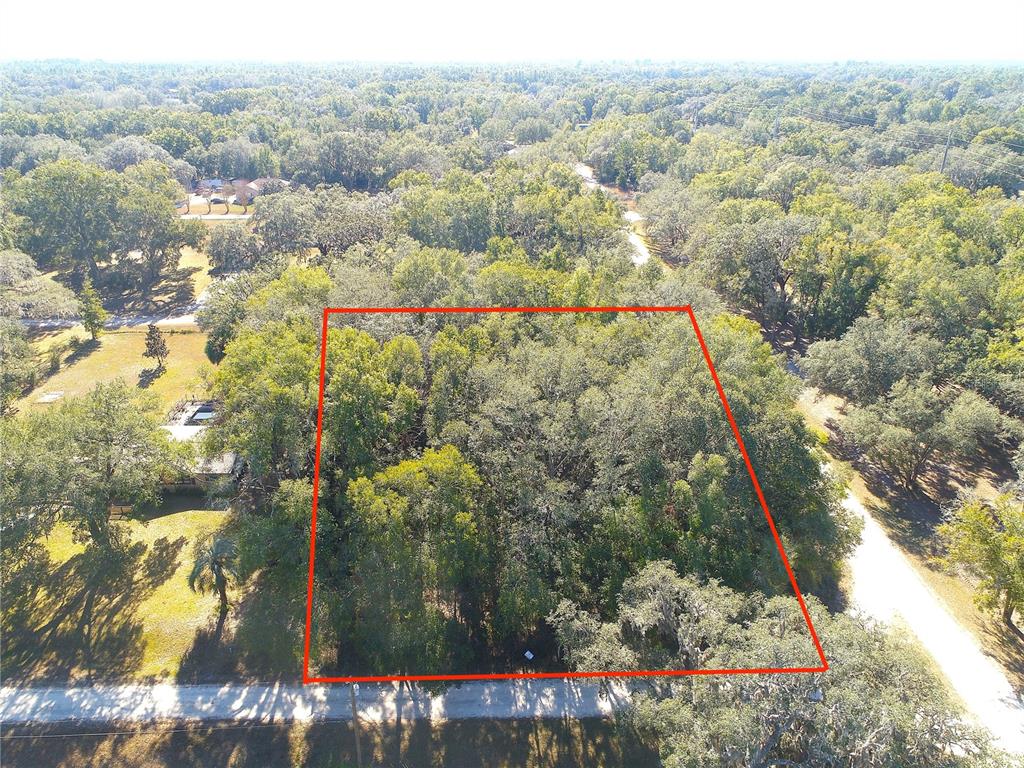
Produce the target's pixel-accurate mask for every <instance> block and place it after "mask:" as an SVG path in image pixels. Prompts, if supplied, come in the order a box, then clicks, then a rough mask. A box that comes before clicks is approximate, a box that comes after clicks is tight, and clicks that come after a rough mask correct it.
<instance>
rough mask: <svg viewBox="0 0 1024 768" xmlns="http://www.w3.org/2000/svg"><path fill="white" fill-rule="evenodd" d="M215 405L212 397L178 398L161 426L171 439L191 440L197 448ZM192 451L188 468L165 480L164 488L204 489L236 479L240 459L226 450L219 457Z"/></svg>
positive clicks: (214, 412)
mask: <svg viewBox="0 0 1024 768" xmlns="http://www.w3.org/2000/svg"><path fill="white" fill-rule="evenodd" d="M217 407H218V403H217V402H216V401H213V400H197V399H191V398H190V399H186V400H182V401H180V402H178V404H177V405H175V406H174V408H173V409H172V410H171V413H170V415H169V416H168V419H167V423H166V424H164V425H163V429H164V430H165V431H167V433H168V434H170V436H171V439H172V440H176V441H178V442H182V443H185V442H188V443H193V444H194V445H195V446H196V448H197V449H198V448H199V440H200V437H201V436H202V434H203V432H204V431H205V430H206V429H207V428H208V427H209V425H210V424H211V423H212V422H213V420H214V419H216V417H217ZM196 454H197V455H196V457H195V459H193V462H192V466H191V467H190V468H189V470H188V471H187V472H186V473H183V474H182V475H181V476H179V477H177V478H175V480H174V481H173V482H171V483H168V484H167V487H168V488H170V489H179V490H181V489H187V488H190V487H196V488H205V487H207V486H209V485H211V484H212V483H215V482H218V481H223V480H228V481H234V480H237V479H238V471H239V469H240V462H239V460H238V456H237V455H236V454H235V453H232V452H231V451H226V452H224V453H222V454H220V455H219V456H203V455H202V453H201V451H199V450H197V451H196Z"/></svg>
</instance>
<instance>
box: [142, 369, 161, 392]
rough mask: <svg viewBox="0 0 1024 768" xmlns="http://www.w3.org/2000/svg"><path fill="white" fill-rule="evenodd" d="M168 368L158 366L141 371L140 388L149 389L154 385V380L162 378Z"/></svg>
mask: <svg viewBox="0 0 1024 768" xmlns="http://www.w3.org/2000/svg"><path fill="white" fill-rule="evenodd" d="M166 370H167V369H166V368H162V367H160V366H157V367H156V368H146V369H145V370H143V371H139V382H138V385H137V386H138V388H139V389H148V388H149V387H150V386H152V384H153V382H154V381H156V380H157V379H159V378H160V376H161V375H162V374H163V372H164V371H166Z"/></svg>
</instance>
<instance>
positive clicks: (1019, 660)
mask: <svg viewBox="0 0 1024 768" xmlns="http://www.w3.org/2000/svg"><path fill="white" fill-rule="evenodd" d="M1018 620H1019V619H1018ZM980 623H981V632H982V634H983V635H984V637H985V639H986V640H987V641H988V642H986V644H985V647H986V649H987V650H988V651H989V652H990V653H992V655H993V656H994V657H995V660H996V661H997V662H998V663H999V664H1000V665H1001V666H1002V667H1003V669H1005V670H1006V671H1007V673H1008V674H1009V676H1010V684H1011V685H1012V686H1013V689H1014V690H1015V691H1016V692H1017V696H1022V695H1024V635H1022V634H1021V631H1020V630H1019V629H1016V628H1012V627H1008V626H1006V624H1004V623H1003V622H1002V621H1000V620H999V618H998V617H997V616H993V615H991V614H990V615H988V616H986V617H985V618H984V619H983V620H982V621H981V622H980Z"/></svg>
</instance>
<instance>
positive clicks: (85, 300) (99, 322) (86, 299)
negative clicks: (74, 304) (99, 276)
mask: <svg viewBox="0 0 1024 768" xmlns="http://www.w3.org/2000/svg"><path fill="white" fill-rule="evenodd" d="M79 300H80V301H81V304H82V325H84V326H85V330H87V331H88V332H89V335H90V336H92V340H93V341H96V340H97V339H98V338H99V337H100V334H101V333H103V326H104V325H106V322H107V318H108V317H110V314H109V313H108V312H107V310H105V309H104V308H103V304H102V303H100V296H99V294H98V293H96V289H95V288H93V287H92V280H90V279H89V278H88V277H87V278H85V281H84V282H83V283H82V291H81V294H80V298H79Z"/></svg>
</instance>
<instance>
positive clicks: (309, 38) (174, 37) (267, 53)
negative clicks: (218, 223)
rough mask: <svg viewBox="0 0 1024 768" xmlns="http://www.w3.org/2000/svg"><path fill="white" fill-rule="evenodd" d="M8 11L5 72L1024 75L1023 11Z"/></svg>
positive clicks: (57, 6) (458, 5)
mask: <svg viewBox="0 0 1024 768" xmlns="http://www.w3.org/2000/svg"><path fill="white" fill-rule="evenodd" d="M7 6H8V7H7V8H6V9H4V10H3V11H0V26H2V28H3V31H2V32H0V60H4V61H10V60H24V59H45V58H79V59H105V60H107V61H197V60H201V61H223V60H230V61H260V60H262V61H356V60H359V61H418V62H430V61H474V62H494V61H576V60H587V61H593V60H608V59H615V60H636V59H651V60H655V61H665V60H675V61H723V60H724V61H751V62H758V61H806V62H821V61H847V60H851V59H853V60H868V61H894V62H900V61H921V62H927V61H957V62H986V63H989V62H1014V63H1024V0H980V1H979V2H975V3H969V4H964V3H953V2H950V1H949V0H940V1H939V2H929V3H923V2H922V3H917V2H914V3H905V2H904V3H900V2H899V0H857V2H852V3H851V2H844V3H830V2H829V1H828V0H818V1H817V2H815V1H813V0H781V2H775V3H770V2H767V1H765V2H759V3H754V2H730V1H729V0H721V1H719V2H715V0H710V2H702V3H700V4H694V3H686V2H685V0H676V1H675V2H670V1H668V0H648V1H647V2H643V3H628V2H616V3H612V2H607V0H594V1H592V2H585V3H581V2H573V3H566V2H559V1H558V0H514V1H513V2H506V3H504V4H501V5H498V4H493V3H492V4H489V3H487V2H486V0H476V1H475V2H474V1H472V0H442V1H441V2H428V1H424V2H417V3H413V2H377V3H373V2H361V3H359V4H358V5H353V4H349V3H345V2H343V1H338V2H324V0H315V1H311V2H304V3H291V4H288V3H282V2H281V1H280V0H274V1H273V2H271V1H270V0H249V2H238V3H205V4H204V3H199V2H195V0H192V2H181V1H180V0H179V2H167V3H163V4H159V5H157V4H147V3H145V2H144V0H143V1H142V2H140V0H134V2H132V1H130V0H93V2H88V0H77V1H76V0H36V2H31V3H26V2H24V0H22V2H17V3H14V2H10V1H9V2H8V3H7ZM282 9H284V12H282Z"/></svg>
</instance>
